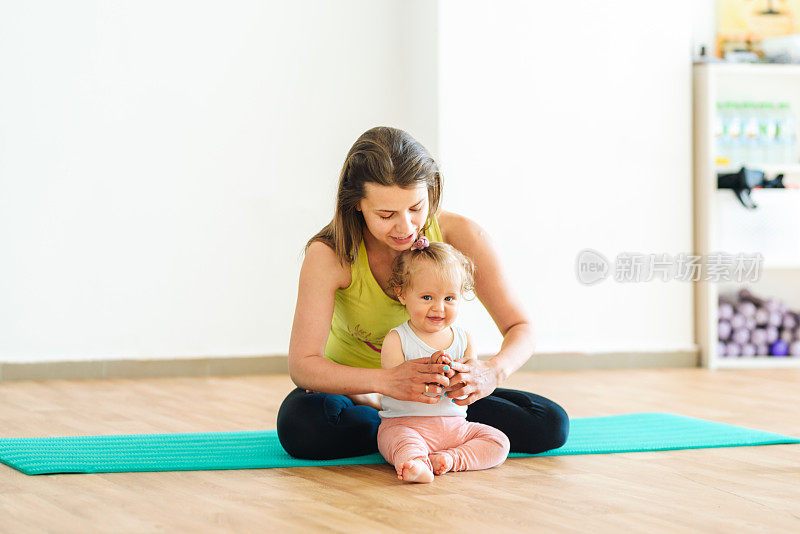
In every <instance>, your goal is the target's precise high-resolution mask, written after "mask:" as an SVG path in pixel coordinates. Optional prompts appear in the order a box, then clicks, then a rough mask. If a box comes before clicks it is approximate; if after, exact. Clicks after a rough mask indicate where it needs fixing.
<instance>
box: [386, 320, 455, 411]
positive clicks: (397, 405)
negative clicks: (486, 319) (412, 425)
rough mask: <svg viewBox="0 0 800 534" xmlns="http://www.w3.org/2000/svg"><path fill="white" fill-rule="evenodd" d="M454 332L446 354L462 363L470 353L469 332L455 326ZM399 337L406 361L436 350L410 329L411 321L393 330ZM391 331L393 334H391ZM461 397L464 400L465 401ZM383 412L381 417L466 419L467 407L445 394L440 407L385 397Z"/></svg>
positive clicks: (422, 356) (440, 401)
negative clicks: (450, 416)
mask: <svg viewBox="0 0 800 534" xmlns="http://www.w3.org/2000/svg"><path fill="white" fill-rule="evenodd" d="M450 328H452V329H453V343H452V344H451V345H450V347H449V348H447V349H445V351H444V352H445V354H447V355H448V356H450V357H451V358H452V359H453V360H460V359H462V358H463V357H464V352H465V351H466V350H467V333H466V331H465V330H464V329H463V328H461V327H460V326H456V325H452V326H451V327H450ZM392 330H394V331H396V332H397V333H398V334H399V335H400V346H401V347H402V348H403V356H404V357H405V359H406V360H415V359H417V358H427V357H428V356H430V355H431V354H433V353H434V352H436V349H434V348H432V347H431V346H430V345H428V344H427V343H425V342H424V341H422V340H421V339H420V338H419V337H417V335H416V334H415V333H414V331H413V330H411V327H410V326H409V324H408V321H406V322H405V323H403V324H401V325H400V326H398V327H397V328H392ZM392 330H390V332H391V331H392ZM465 397H466V396H464V397H459V398H461V399H463V398H465ZM381 408H383V410H381V411H380V412H378V415H380V416H381V417H409V416H420V417H431V416H433V417H438V416H448V415H457V416H460V417H466V416H467V407H466V406H459V405H457V404H454V403H453V399H451V398H450V397H447V396H445V395H444V394H442V397H441V398H440V399H439V402H438V403H437V404H425V403H423V402H415V401H404V400H398V399H395V398H392V397H388V396H386V395H384V396H383V397H382V398H381Z"/></svg>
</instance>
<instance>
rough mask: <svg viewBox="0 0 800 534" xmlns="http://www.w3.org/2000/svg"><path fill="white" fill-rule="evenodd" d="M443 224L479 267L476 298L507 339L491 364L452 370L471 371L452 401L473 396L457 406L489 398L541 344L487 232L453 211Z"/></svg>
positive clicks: (443, 215)
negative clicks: (537, 341) (468, 395)
mask: <svg viewBox="0 0 800 534" xmlns="http://www.w3.org/2000/svg"><path fill="white" fill-rule="evenodd" d="M439 225H440V227H441V229H442V235H443V237H444V239H445V241H446V242H448V243H450V244H451V245H453V246H454V247H456V248H457V249H459V250H460V251H461V252H463V253H464V254H466V255H467V256H469V257H470V258H471V259H472V261H473V262H474V263H475V294H476V295H477V297H478V299H479V300H480V301H481V303H482V304H483V306H484V307H485V308H486V311H488V312H489V315H491V317H492V319H493V320H494V323H495V325H497V328H498V330H500V333H501V334H502V336H503V343H502V344H501V346H500V351H499V352H498V353H497V354H496V355H495V356H493V357H492V358H491V359H490V360H489V361H486V362H482V361H480V360H477V358H476V359H474V360H472V364H471V365H469V364H467V365H468V366H469V367H470V371H464V372H462V371H461V368H462V365H463V364H462V362H458V361H455V362H453V368H454V369H455V370H456V371H458V372H459V374H460V375H463V374H464V373H465V372H468V373H469V374H470V376H468V377H464V376H459V375H456V376H455V377H454V378H453V380H454V382H455V381H460V382H464V383H465V385H463V386H462V387H461V388H458V389H454V390H453V391H452V392H451V393H449V396H452V397H459V396H462V395H464V394H470V398H468V399H465V400H463V401H458V403H459V404H469V403H471V402H474V400H477V399H480V398H482V397H485V396H486V395H488V394H490V393H491V392H492V391H493V390H494V388H495V387H497V386H498V385H499V384H500V383H501V382H503V381H504V380H505V379H506V378H508V376H509V375H511V373H513V372H514V371H516V370H517V369H519V368H520V367H521V366H522V364H524V363H525V362H526V361H528V359H529V358H530V357H531V355H533V349H534V346H535V344H536V341H535V336H534V330H533V325H532V324H531V321H530V318H529V317H528V314H527V312H526V311H525V308H524V306H523V305H522V302H521V301H520V300H519V298H517V295H516V293H515V292H514V291H513V289H512V287H511V283H510V282H509V281H508V279H507V277H506V275H505V273H504V272H503V269H502V266H501V264H500V258H499V255H498V254H497V251H496V250H495V248H494V246H493V243H492V241H491V239H490V238H489V235H488V234H487V233H486V231H485V230H484V229H483V228H481V227H480V226H478V225H477V224H476V223H475V222H473V221H471V220H470V219H468V218H466V217H462V216H460V215H456V214H454V213H448V212H442V213H441V214H440V215H439ZM465 378H466V380H465ZM473 393H475V394H476V395H473ZM473 397H474V398H473ZM468 401H469V402H468Z"/></svg>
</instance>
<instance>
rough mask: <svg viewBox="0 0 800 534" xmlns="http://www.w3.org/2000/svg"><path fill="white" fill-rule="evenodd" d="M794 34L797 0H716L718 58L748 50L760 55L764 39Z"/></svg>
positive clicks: (799, 25)
mask: <svg viewBox="0 0 800 534" xmlns="http://www.w3.org/2000/svg"><path fill="white" fill-rule="evenodd" d="M797 34H800V0H717V47H716V54H717V57H719V58H723V57H725V56H726V55H728V56H729V57H730V55H731V54H732V53H733V54H735V53H748V52H749V53H752V54H756V55H757V56H758V58H760V59H763V58H764V50H763V47H762V41H763V40H764V39H769V38H773V37H780V36H789V35H795V36H797ZM797 38H798V39H800V36H799V37H797Z"/></svg>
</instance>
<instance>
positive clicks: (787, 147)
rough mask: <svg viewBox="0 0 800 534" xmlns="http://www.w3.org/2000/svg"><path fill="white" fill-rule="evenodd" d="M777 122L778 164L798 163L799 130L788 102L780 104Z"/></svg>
mask: <svg viewBox="0 0 800 534" xmlns="http://www.w3.org/2000/svg"><path fill="white" fill-rule="evenodd" d="M776 116H777V120H776V130H777V136H776V137H777V145H778V158H777V159H778V161H777V163H796V161H797V159H796V156H795V145H796V142H797V128H796V123H795V119H794V115H793V114H792V110H791V108H790V107H789V104H788V103H787V102H781V103H780V104H778V112H777V115H776Z"/></svg>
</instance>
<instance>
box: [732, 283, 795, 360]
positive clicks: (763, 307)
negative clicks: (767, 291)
mask: <svg viewBox="0 0 800 534" xmlns="http://www.w3.org/2000/svg"><path fill="white" fill-rule="evenodd" d="M718 316H719V328H718V332H719V347H718V349H717V350H718V351H719V355H720V356H728V357H734V358H735V357H740V356H790V355H791V356H800V313H798V312H797V311H792V310H789V309H788V308H787V307H786V305H785V304H784V303H783V302H782V301H780V300H776V299H761V298H758V297H756V296H755V295H753V294H752V293H750V291H748V290H747V289H742V290H740V291H739V293H738V294H737V295H735V296H733V297H731V296H722V295H720V298H719V308H718Z"/></svg>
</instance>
